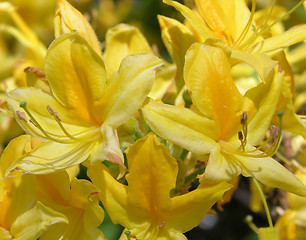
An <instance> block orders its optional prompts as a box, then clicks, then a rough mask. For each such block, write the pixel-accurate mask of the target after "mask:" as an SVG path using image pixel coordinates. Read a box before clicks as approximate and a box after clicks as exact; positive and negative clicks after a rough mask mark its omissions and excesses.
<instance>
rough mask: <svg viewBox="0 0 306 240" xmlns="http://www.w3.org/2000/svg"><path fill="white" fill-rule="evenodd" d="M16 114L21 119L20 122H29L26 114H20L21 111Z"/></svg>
mask: <svg viewBox="0 0 306 240" xmlns="http://www.w3.org/2000/svg"><path fill="white" fill-rule="evenodd" d="M16 114H17V117H18V118H19V119H20V120H23V121H25V122H27V121H28V119H27V118H26V115H25V113H24V112H20V111H18V110H17V111H16Z"/></svg>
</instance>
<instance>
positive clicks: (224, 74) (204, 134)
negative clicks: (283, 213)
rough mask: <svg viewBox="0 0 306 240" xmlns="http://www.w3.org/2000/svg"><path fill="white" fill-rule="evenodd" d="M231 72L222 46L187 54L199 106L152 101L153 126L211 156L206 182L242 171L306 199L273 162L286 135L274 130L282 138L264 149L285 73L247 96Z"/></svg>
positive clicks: (196, 47) (189, 82)
mask: <svg viewBox="0 0 306 240" xmlns="http://www.w3.org/2000/svg"><path fill="white" fill-rule="evenodd" d="M230 70H231V67H230V64H229V62H228V58H227V56H226V54H225V53H224V52H223V51H222V50H221V49H220V48H216V47H212V46H208V45H205V44H203V45H202V44H200V43H195V44H193V45H192V47H191V48H190V49H189V50H188V52H187V54H186V64H185V69H184V77H185V82H186V86H187V89H188V91H189V93H190V95H191V99H192V102H193V104H194V106H193V107H192V108H191V109H186V108H179V107H175V106H170V105H165V104H161V103H158V102H154V101H150V102H148V103H147V104H146V105H145V106H144V107H143V113H144V117H145V119H146V121H147V122H148V124H149V126H150V127H151V129H152V130H153V131H154V132H156V133H157V134H158V135H159V136H161V137H162V138H164V139H167V140H169V141H170V142H172V143H174V144H177V145H178V146H180V147H182V148H185V149H187V150H189V151H191V152H193V153H195V154H207V153H209V154H210V157H209V160H208V165H207V167H206V169H205V173H204V175H203V177H202V181H203V182H208V183H215V182H219V181H224V180H226V181H229V180H231V179H233V178H235V177H236V176H238V175H239V174H240V173H242V174H243V175H244V176H253V177H255V178H256V179H258V180H259V181H260V182H262V183H263V184H265V185H267V186H271V187H279V188H282V189H284V190H286V191H290V192H293V193H296V194H299V195H302V196H306V188H305V186H304V185H303V184H302V183H301V182H300V181H298V179H297V178H296V177H295V176H294V175H293V174H291V173H290V172H289V171H288V170H287V169H285V168H284V167H283V166H282V165H280V164H279V163H278V162H277V161H275V160H274V159H273V158H271V155H272V154H273V153H274V151H275V150H276V149H277V147H278V142H279V141H280V137H281V136H280V133H278V134H277V133H276V132H274V136H277V137H276V140H275V142H274V144H273V145H272V146H271V147H270V148H268V149H265V150H264V151H263V150H261V149H262V147H263V146H260V145H259V144H260V143H261V140H262V139H263V138H264V136H265V134H266V131H267V129H268V127H269V125H270V122H271V119H272V117H273V115H274V111H275V108H276V105H277V101H275V99H278V98H279V95H280V91H281V87H282V84H283V78H282V77H283V73H279V72H278V71H277V70H275V72H271V74H270V78H268V79H267V83H266V84H265V83H261V84H259V85H258V86H257V87H255V88H253V89H251V90H249V91H248V92H247V93H246V94H245V95H244V96H242V95H241V94H240V93H239V91H238V89H237V87H236V85H235V83H234V82H233V80H232V78H231V72H230ZM285 114H286V113H285ZM272 135H273V134H272ZM271 137H272V136H271ZM271 137H270V139H271ZM258 145H259V147H257V148H255V147H254V146H258Z"/></svg>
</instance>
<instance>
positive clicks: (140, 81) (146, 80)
mask: <svg viewBox="0 0 306 240" xmlns="http://www.w3.org/2000/svg"><path fill="white" fill-rule="evenodd" d="M161 63H162V62H161V60H160V59H159V58H157V57H155V56H154V55H153V54H140V53H139V54H135V55H129V56H127V57H126V58H125V59H124V60H123V61H122V63H121V65H120V68H119V70H118V72H116V73H115V74H114V75H113V77H112V80H111V82H110V84H109V85H108V86H107V88H106V89H105V93H104V94H103V99H102V101H101V104H100V105H99V107H100V108H101V118H103V120H104V124H105V125H111V126H112V127H114V128H116V127H119V126H120V125H121V124H123V123H124V122H126V121H127V120H128V119H129V118H130V117H131V116H133V114H134V113H135V112H136V111H137V110H138V109H139V108H140V107H141V105H142V104H143V102H144V100H145V98H146V96H147V95H148V93H149V92H150V90H151V88H152V85H153V82H154V77H155V71H156V70H157V68H158V67H159V66H160V65H161Z"/></svg>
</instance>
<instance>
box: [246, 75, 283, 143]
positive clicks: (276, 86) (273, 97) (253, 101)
mask: <svg viewBox="0 0 306 240" xmlns="http://www.w3.org/2000/svg"><path fill="white" fill-rule="evenodd" d="M283 82H284V81H283V73H279V72H277V71H276V70H275V73H274V76H273V75H272V76H270V79H268V81H267V83H266V84H265V83H261V84H259V85H258V86H256V87H255V88H253V89H250V90H249V91H248V92H247V93H246V94H245V96H244V106H243V110H244V111H246V112H247V114H248V121H249V124H248V143H250V144H253V145H256V144H258V143H260V142H261V141H262V139H263V138H264V136H265V134H266V131H267V129H268V127H269V126H270V123H271V120H272V117H273V115H274V112H275V109H276V105H277V102H278V99H279V96H280V92H281V88H282V85H283Z"/></svg>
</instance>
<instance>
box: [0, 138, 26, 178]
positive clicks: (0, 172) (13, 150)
mask: <svg viewBox="0 0 306 240" xmlns="http://www.w3.org/2000/svg"><path fill="white" fill-rule="evenodd" d="M30 149H31V137H30V136H29V135H21V136H19V137H17V138H15V139H13V140H11V141H10V142H9V144H8V145H7V147H6V148H5V149H4V151H3V153H2V155H1V159H0V178H2V177H4V175H5V172H6V170H7V169H8V168H9V166H10V165H11V164H12V163H13V162H14V161H15V160H16V159H18V158H20V157H22V156H23V155H24V154H25V153H26V152H28V151H29V150H30Z"/></svg>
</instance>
